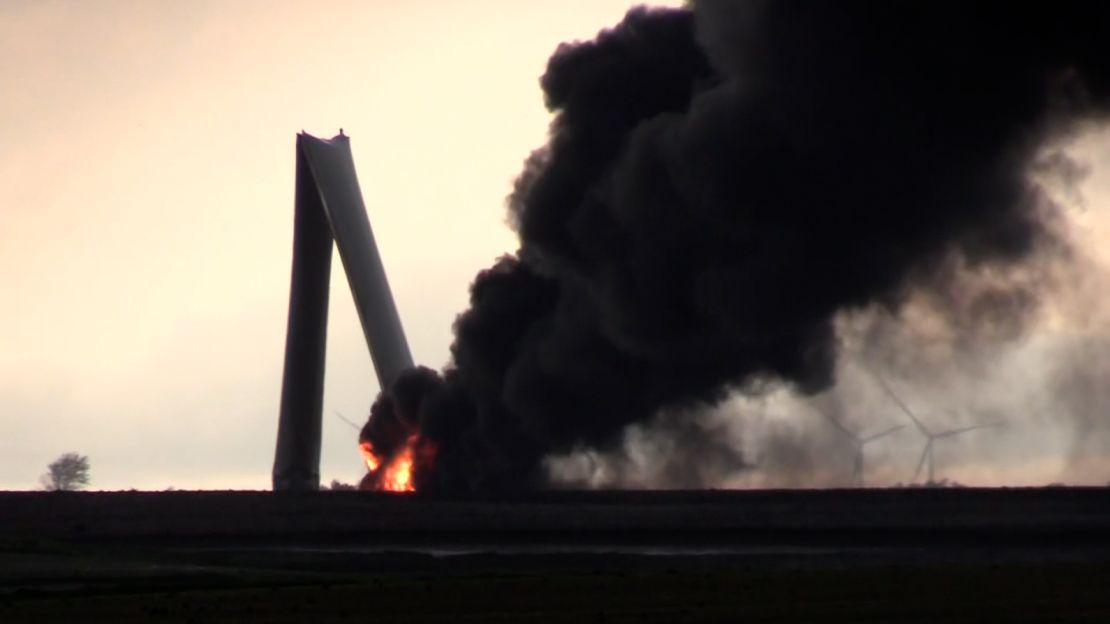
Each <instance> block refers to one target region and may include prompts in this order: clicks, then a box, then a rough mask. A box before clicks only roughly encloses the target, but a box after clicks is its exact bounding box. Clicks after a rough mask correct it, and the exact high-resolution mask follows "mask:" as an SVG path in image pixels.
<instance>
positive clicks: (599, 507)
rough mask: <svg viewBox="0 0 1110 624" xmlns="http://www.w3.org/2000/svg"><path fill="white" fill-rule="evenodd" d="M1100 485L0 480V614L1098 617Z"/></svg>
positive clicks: (1106, 522) (1102, 531) (38, 618)
mask: <svg viewBox="0 0 1110 624" xmlns="http://www.w3.org/2000/svg"><path fill="white" fill-rule="evenodd" d="M1107 587H1110V489H1106V488H1035V489H972V488H967V489H964V488H958V489H957V488H952V489H912V488H907V489H889V490H821V491H800V490H791V491H739V492H732V491H728V492H725V491H696V492H693V491H691V492H644V491H622V492H571V491H556V492H544V493H536V494H530V495H526V496H513V497H497V498H493V497H472V496H468V497H462V496H460V497H429V496H420V495H389V494H378V493H364V492H318V493H304V494H273V493H269V492H161V493H146V492H92V493H79V494H68V493H62V494H57V493H15V492H13V493H0V621H3V622H19V621H28V622H32V621H33V622H43V621H63V620H66V621H72V620H73V619H82V620H84V621H151V620H164V621H229V622H230V621H278V622H285V621H304V620H305V619H308V618H309V617H321V618H324V620H325V621H365V620H367V618H368V616H373V617H369V621H491V620H492V621H498V620H500V621H517V620H520V619H528V620H530V621H566V620H568V619H571V620H581V619H582V618H583V617H585V618H586V619H589V620H591V621H674V620H676V619H677V620H679V621H721V620H722V619H737V618H741V617H742V618H744V619H747V620H751V621H757V622H762V621H768V622H769V621H806V620H813V619H822V620H824V621H834V622H835V621H891V620H897V621H923V622H924V621H930V622H939V621H983V620H984V619H997V618H1002V619H1003V620H1005V621H1031V622H1032V621H1047V620H1052V621H1092V622H1094V621H1100V622H1103V621H1110V591H1106V589H1105V588H1107Z"/></svg>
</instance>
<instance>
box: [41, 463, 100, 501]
mask: <svg viewBox="0 0 1110 624" xmlns="http://www.w3.org/2000/svg"><path fill="white" fill-rule="evenodd" d="M88 484H89V458H88V457H86V456H84V455H79V454H77V453H65V454H63V455H62V456H61V457H59V458H58V459H55V460H54V461H53V462H51V463H50V465H49V466H47V473H46V474H44V475H42V486H43V487H44V488H45V489H47V490H48V491H51V492H72V491H75V490H80V489H81V488H83V487H85V486H86V485H88Z"/></svg>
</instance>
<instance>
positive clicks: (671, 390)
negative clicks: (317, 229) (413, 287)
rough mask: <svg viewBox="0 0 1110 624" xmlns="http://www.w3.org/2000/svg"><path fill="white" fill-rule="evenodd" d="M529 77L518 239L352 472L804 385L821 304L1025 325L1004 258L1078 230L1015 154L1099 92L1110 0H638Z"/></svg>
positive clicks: (448, 486) (475, 476) (471, 474)
mask: <svg viewBox="0 0 1110 624" xmlns="http://www.w3.org/2000/svg"><path fill="white" fill-rule="evenodd" d="M541 85H542V87H543V90H544V94H545V99H546V103H547V106H548V108H549V109H550V110H552V111H553V112H554V113H555V119H554V121H553V122H552V125H551V129H550V140H549V142H548V144H547V145H546V146H544V147H542V148H540V149H538V150H537V151H536V152H535V153H533V154H532V155H531V156H530V157H529V158H528V160H527V162H526V163H525V168H524V172H523V173H522V174H521V175H520V177H519V179H518V180H517V183H516V188H515V191H514V193H513V194H512V197H511V198H510V220H511V222H512V223H513V225H514V226H515V228H516V230H517V232H518V233H519V236H520V248H519V250H518V252H517V253H516V254H515V255H513V256H506V257H503V258H501V259H499V260H498V261H497V262H496V263H495V264H494V265H493V266H492V267H491V268H489V269H487V270H485V271H483V272H481V273H480V274H479V275H478V276H477V278H476V279H475V281H474V283H473V285H472V287H471V300H470V304H471V305H470V309H468V310H467V311H465V312H463V313H462V314H461V315H460V316H459V317H458V319H457V320H456V323H455V336H456V338H455V342H454V344H453V345H452V349H451V352H452V356H453V361H452V363H451V365H449V366H448V367H447V369H446V370H445V371H443V373H442V374H440V373H437V372H435V371H432V370H430V369H427V368H415V369H410V370H408V371H406V372H405V373H404V374H402V375H401V376H400V378H399V379H398V380H397V381H396V383H395V384H394V385H393V386H392V387H391V388H388V389H386V390H385V391H384V392H383V393H382V394H381V395H380V396H379V398H378V400H377V401H376V402H375V404H374V406H373V408H372V410H371V415H370V419H369V421H368V422H367V423H366V425H365V427H363V429H362V432H361V435H360V442H361V444H362V448H363V452H364V455H365V456H366V457H367V467H368V468H369V469H370V473H369V474H368V475H367V477H366V479H365V480H364V481H363V487H366V488H373V489H390V490H401V491H405V490H411V489H417V490H423V489H436V490H515V489H526V488H536V487H543V486H545V485H547V479H548V477H547V473H546V472H545V470H544V458H545V457H548V456H550V455H553V454H558V453H567V452H569V451H571V450H572V449H580V448H590V449H597V450H601V451H605V450H609V449H613V448H616V447H617V446H619V444H620V443H621V440H622V436H623V433H624V432H625V431H626V429H627V428H628V427H629V426H630V425H635V424H639V423H649V422H651V421H652V419H653V418H655V417H656V416H657V415H658V414H659V413H660V412H661V410H665V409H667V410H676V412H677V413H696V412H697V411H698V410H699V409H700V408H702V407H706V406H711V405H713V404H715V403H716V402H718V401H720V400H721V399H722V398H724V397H726V396H727V395H728V394H729V393H730V392H734V391H741V392H752V393H754V392H759V391H761V390H762V389H763V388H766V387H768V386H769V385H772V384H786V385H788V386H790V387H792V388H793V389H794V390H796V391H798V392H801V393H804V394H808V393H813V392H817V391H820V390H822V389H824V388H827V387H829V386H830V385H831V384H832V383H833V382H834V373H835V370H836V362H837V358H838V349H839V341H838V332H837V324H836V323H837V319H838V317H839V316H840V315H842V314H845V313H848V312H852V311H857V310H861V309H865V308H868V307H874V306H878V307H881V308H882V309H884V310H886V311H887V312H888V313H890V314H892V315H895V316H896V315H898V313H899V311H900V310H902V309H903V304H904V303H905V302H906V301H907V299H908V298H909V297H910V296H911V295H914V296H916V297H920V296H922V293H924V296H926V297H927V298H929V299H930V300H934V301H938V302H951V303H953V304H958V305H943V306H938V309H939V310H941V313H942V315H948V316H947V317H945V316H942V317H941V321H942V322H945V323H950V324H951V325H952V326H959V327H967V326H968V324H969V323H970V324H971V325H972V326H978V325H975V323H982V326H984V327H985V326H987V325H989V326H990V327H1001V328H1004V329H1005V331H1006V332H1008V333H1007V334H1006V335H1012V334H1015V333H1020V331H1021V327H1022V319H1023V318H1024V317H1025V315H1027V314H1029V312H1030V310H1033V309H1036V306H1037V304H1038V296H1039V295H1040V294H1041V293H1040V292H1039V291H1038V289H1037V287H1038V285H1039V284H1038V281H1037V280H1036V279H1004V278H1005V276H1008V275H1016V274H1017V273H1018V272H1019V271H1020V270H1021V269H1022V268H1023V267H1026V266H1027V265H1029V264H1030V261H1031V260H1032V259H1035V258H1039V257H1043V256H1046V255H1065V254H1067V253H1068V249H1067V247H1068V244H1067V239H1066V236H1064V235H1063V234H1062V232H1061V227H1060V216H1059V209H1058V208H1057V206H1056V205H1055V204H1053V203H1052V202H1051V201H1050V200H1049V199H1048V198H1047V197H1046V195H1045V194H1044V193H1043V192H1042V191H1041V189H1040V188H1039V187H1038V186H1036V185H1035V184H1034V183H1032V182H1031V181H1030V178H1029V173H1030V170H1031V169H1032V168H1033V167H1034V165H1035V163H1036V161H1037V157H1038V155H1039V153H1040V150H1041V149H1042V147H1043V146H1045V145H1047V144H1049V143H1051V142H1053V141H1057V140H1060V139H1061V138H1063V137H1067V136H1069V135H1071V134H1072V133H1074V132H1076V131H1077V129H1078V128H1079V124H1080V123H1081V122H1083V121H1085V120H1088V119H1091V118H1094V117H1105V116H1106V112H1107V110H1108V107H1110V5H1105V4H1104V3H1087V2H1057V3H1053V4H1052V5H1051V6H1049V5H1037V6H1034V7H1030V6H1026V5H1020V4H1015V3H1011V2H1000V1H994V2H978V3H971V4H967V3H959V4H957V3H954V2H932V3H924V2H921V3H906V2H899V3H873V2H861V1H848V2H838V3H813V2H802V1H790V0H783V1H776V2H745V3H740V2H731V1H728V0H716V1H707V0H702V1H700V2H695V3H694V5H693V8H692V9H690V10H651V9H644V8H637V9H633V10H631V11H630V12H629V13H628V15H627V16H626V17H625V19H624V20H623V21H622V22H621V23H620V24H619V25H617V26H616V27H614V28H613V29H611V30H607V31H604V32H602V33H601V34H599V36H598V37H597V39H596V40H594V41H588V42H581V43H574V44H563V45H561V46H559V48H558V49H557V50H556V52H555V54H554V56H553V57H552V58H551V60H550V62H549V64H548V67H547V72H546V73H545V74H544V76H543V78H542V80H541ZM1023 275H1024V274H1023ZM999 276H1002V278H999ZM1034 277H1035V275H1034ZM957 278H958V279H957ZM979 278H982V280H980V281H976V280H979ZM987 278H989V279H987ZM968 283H974V284H984V285H985V286H984V287H982V288H977V289H963V288H961V289H960V290H959V291H957V290H955V289H956V288H957V287H958V286H957V285H959V284H964V285H966V284H968ZM968 317H973V318H968ZM695 461H696V460H695Z"/></svg>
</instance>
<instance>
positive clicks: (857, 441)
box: [822, 412, 905, 488]
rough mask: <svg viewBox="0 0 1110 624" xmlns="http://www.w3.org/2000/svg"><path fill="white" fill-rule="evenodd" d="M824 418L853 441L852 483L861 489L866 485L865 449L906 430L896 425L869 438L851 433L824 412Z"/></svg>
mask: <svg viewBox="0 0 1110 624" xmlns="http://www.w3.org/2000/svg"><path fill="white" fill-rule="evenodd" d="M822 416H824V417H825V419H826V420H828V421H829V422H830V423H832V425H833V426H834V427H836V428H837V429H838V430H840V432H841V433H843V434H844V435H845V436H847V438H848V439H849V440H851V442H852V445H853V446H854V447H855V456H854V457H853V461H852V481H853V482H854V483H855V484H856V487H860V488H861V487H863V485H864V484H863V447H865V446H867V445H868V444H870V443H871V442H874V441H875V440H878V439H879V438H883V437H886V436H888V435H890V434H892V433H894V432H895V431H898V430H899V429H903V428H905V425H896V426H894V427H890V428H889V429H884V430H882V431H880V432H878V433H873V434H871V435H869V436H863V435H861V434H858V433H855V432H854V431H851V430H850V429H848V428H847V427H845V426H844V425H842V424H841V423H840V421H838V420H837V419H835V418H833V417H832V416H829V415H828V414H825V413H824V412H822Z"/></svg>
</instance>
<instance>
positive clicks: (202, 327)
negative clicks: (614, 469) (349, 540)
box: [0, 0, 1110, 489]
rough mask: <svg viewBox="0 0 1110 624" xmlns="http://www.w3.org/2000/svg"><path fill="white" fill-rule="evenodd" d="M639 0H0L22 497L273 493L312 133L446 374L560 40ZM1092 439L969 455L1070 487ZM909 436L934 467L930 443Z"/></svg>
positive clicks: (343, 323) (3, 408)
mask: <svg viewBox="0 0 1110 624" xmlns="http://www.w3.org/2000/svg"><path fill="white" fill-rule="evenodd" d="M630 4H631V3H630V2H627V1H626V0H558V1H556V0H550V1H549V0H543V1H540V0H527V1H524V0H426V1H424V2H380V1H376V0H363V1H350V2H343V1H338V0H329V1H327V2H307V1H302V2H278V1H265V2H263V1H261V0H258V1H246V0H222V1H218V2H216V1H205V0H190V1H188V2H179V1H176V0H131V1H119V0H98V1H96V2H91V1H89V2H85V1H80V0H72V1H53V0H7V1H6V2H2V3H0V189H3V195H2V198H0V489H8V488H14V489H23V488H35V487H37V486H38V479H39V476H40V475H41V474H42V473H43V472H44V471H45V468H46V465H47V463H49V462H50V461H51V460H52V459H54V458H55V457H57V456H58V455H59V454H61V453H63V452H66V451H77V452H80V453H83V454H87V455H88V456H89V457H90V459H91V464H92V480H93V485H94V487H97V488H105V489H127V488H138V489H164V488H167V487H170V486H173V487H177V488H268V487H269V486H270V470H271V465H272V461H273V448H274V439H275V435H276V424H277V408H278V400H279V394H280V379H281V365H282V356H283V349H284V339H285V335H284V333H285V322H286V312H287V304H288V295H289V292H288V288H289V265H290V252H291V242H292V218H293V173H294V157H295V154H294V141H295V134H296V133H297V132H298V131H300V130H302V129H304V130H306V131H308V132H309V133H312V134H316V135H318V136H325V137H326V136H331V135H333V134H335V133H336V132H337V130H338V129H339V128H340V127H342V128H343V129H344V130H345V132H346V133H347V134H348V135H350V136H351V141H352V149H353V151H354V157H355V164H356V166H357V168H358V174H359V179H360V182H361V184H362V189H363V194H364V197H365V200H366V204H367V210H368V212H369V216H370V219H371V222H372V223H373V227H374V231H375V235H376V237H377V240H378V244H379V247H380V250H381V254H382V256H383V259H384V262H385V265H386V270H387V271H388V273H389V278H390V281H391V284H392V287H393V291H394V296H395V299H396V301H397V304H398V306H399V309H400V314H401V318H402V322H403V324H404V327H405V330H406V332H407V335H408V338H409V342H410V345H411V348H412V351H413V355H414V357H415V358H416V360H417V361H418V362H420V363H423V364H426V365H429V366H432V367H439V366H442V365H443V364H444V363H445V362H446V361H447V358H448V345H449V343H450V340H451V333H450V326H451V322H452V321H453V319H454V317H455V315H456V314H457V313H458V312H460V311H461V310H462V309H463V308H464V307H465V302H466V296H467V286H468V285H469V283H470V280H471V279H472V277H473V276H474V274H475V273H476V272H477V271H478V270H479V269H481V268H483V267H485V266H488V265H489V264H490V263H491V261H492V260H493V259H494V258H496V257H497V256H498V255H500V254H502V253H505V252H509V251H512V250H513V249H515V241H514V237H513V235H512V233H511V232H510V231H509V229H508V228H507V227H506V226H505V224H504V199H505V196H506V195H507V193H508V192H509V189H510V185H511V183H512V181H513V179H514V177H515V175H516V173H517V171H518V170H519V169H520V166H521V164H522V162H523V159H524V158H525V157H526V156H527V155H528V153H529V152H530V150H532V149H533V148H535V147H537V146H539V145H541V144H542V143H543V141H544V138H545V133H546V126H547V122H548V120H549V117H548V114H547V112H546V110H545V109H544V107H543V102H542V94H541V92H540V89H539V85H538V78H539V76H540V75H541V74H542V72H543V70H544V67H545V63H546V60H547V58H548V56H549V55H550V54H551V52H552V51H553V50H554V48H555V46H556V45H557V44H558V43H559V42H561V41H567V40H573V39H584V38H591V37H592V36H593V35H594V34H595V33H596V32H597V31H598V30H599V29H600V28H602V27H605V26H608V25H612V24H614V23H616V22H617V21H618V20H619V19H620V18H621V16H622V15H623V14H624V12H625V11H626V10H627V8H628V6H629V5H630ZM671 4H680V2H677V1H676V2H672V3H671ZM1080 143H1081V146H1080V148H1079V149H1078V152H1077V153H1079V154H1080V155H1081V156H1082V157H1083V159H1084V162H1086V163H1087V164H1089V165H1090V166H1091V174H1090V175H1089V176H1088V177H1087V178H1086V179H1085V180H1084V182H1083V185H1082V190H1083V199H1084V202H1083V205H1082V208H1081V209H1077V210H1075V211H1072V212H1071V213H1070V214H1071V215H1072V217H1074V219H1073V221H1074V222H1075V225H1076V226H1077V228H1079V231H1080V233H1081V237H1082V240H1084V241H1086V243H1087V244H1088V247H1087V250H1088V251H1089V252H1090V253H1091V254H1092V255H1094V256H1096V257H1098V258H1099V259H1100V261H1101V262H1102V263H1103V264H1104V265H1106V266H1110V260H1108V258H1110V253H1108V252H1107V249H1108V246H1107V245H1104V244H1102V243H1101V241H1105V240H1110V218H1108V210H1107V204H1108V203H1110V202H1108V201H1107V198H1110V133H1106V132H1103V133H1102V134H1099V135H1090V136H1089V137H1087V138H1086V139H1084V140H1083V141H1081V142H1080ZM333 268H334V271H333V282H332V301H331V319H330V325H329V341H328V360H327V366H328V369H327V378H326V389H325V400H324V448H323V465H322V470H321V475H322V477H323V479H324V481H325V482H328V481H330V480H331V479H333V478H335V479H340V480H342V481H346V482H354V481H357V480H358V479H359V478H360V477H361V476H362V472H363V470H362V464H361V460H360V458H359V455H358V453H357V450H356V432H355V431H354V430H353V429H352V428H351V427H349V426H348V425H346V424H344V423H343V421H341V420H340V419H339V418H338V417H337V416H336V415H335V413H336V412H337V411H338V412H340V413H342V414H344V415H345V416H346V417H348V418H349V419H351V420H354V421H358V422H361V421H363V420H364V419H365V416H366V413H367V410H368V409H369V406H370V403H371V401H372V399H373V397H374V395H375V394H376V393H377V390H378V388H377V384H376V380H375V376H374V373H373V370H372V368H371V365H370V358H369V355H368V354H367V352H366V348H365V345H364V343H363V339H362V336H361V331H360V329H359V326H358V322H357V318H356V316H355V313H354V308H353V305H352V303H351V299H350V295H349V291H348V289H347V284H346V281H345V278H344V276H343V274H342V271H341V270H340V264H339V263H338V261H336V263H335V264H334V265H333ZM1098 316H1099V318H1102V317H1104V316H1106V317H1108V318H1110V315H1102V314H1100V315H1098ZM1107 325H1110V322H1107V323H1105V324H1103V325H1098V326H1092V327H1086V328H1085V330H1084V331H1086V332H1088V333H1086V334H1082V333H1081V334H1078V335H1079V336H1080V338H1079V339H1081V340H1087V339H1088V336H1101V337H1102V338H1103V339H1105V337H1106V336H1108V335H1110V332H1108V330H1110V327H1108V326H1107ZM1035 338H1036V337H1034V340H1033V344H1035V343H1036V339H1035ZM1106 344H1110V340H1108V341H1106ZM1030 353H1035V352H1034V351H1030ZM1096 355H1097V358H1098V359H1099V361H1100V363H1101V365H1104V366H1105V370H1107V371H1110V360H1108V359H1107V355H1106V354H1105V353H1103V352H1102V351H1098V352H1097V353H1096ZM1023 357H1025V360H1022V359H1014V360H1013V361H1014V362H1016V363H1017V364H1014V366H1017V367H1018V368H1021V369H1022V371H1024V372H1021V371H1018V373H1021V374H1024V375H1029V372H1028V371H1029V370H1031V369H1029V368H1028V367H1024V368H1023V366H1024V365H1022V364H1021V362H1023V361H1026V360H1030V359H1032V360H1035V359H1036V357H1035V355H1034V356H1023ZM1018 373H1015V375H1017V374H1018ZM1014 378H1020V376H1018V377H1014ZM1034 381H1035V380H1034ZM1012 387H1013V385H1012V384H1010V383H1007V385H1006V386H1005V388H1007V389H1008V388H1012ZM907 391H908V392H910V393H911V394H912V388H911V389H908V390H907ZM975 392H979V389H976V390H975ZM1015 396H1016V395H1015ZM1100 396H1102V395H1100ZM916 398H917V399H918V400H919V401H921V402H926V401H931V400H934V399H935V398H936V397H935V396H931V395H922V394H921V393H919V394H918V396H917V397H916ZM1015 400H1016V399H1015ZM1106 400H1107V404H1108V405H1110V393H1108V394H1107V395H1106ZM888 407H889V406H888ZM884 409H886V408H884ZM1108 409H1110V408H1108ZM887 416H889V414H888V415H887ZM791 417H792V418H793V417H796V415H792V416H791ZM1100 417H1101V416H1100ZM1107 431H1110V428H1108V429H1107ZM1074 434H1075V431H1071V430H1065V429H1061V428H1059V427H1054V426H1044V427H1040V428H1038V429H1036V430H1027V431H1025V432H1024V433H1018V434H1012V435H1020V436H1024V437H1022V438H1021V440H1022V442H1021V443H1020V444H1010V445H1008V448H1010V449H1011V450H1010V451H1009V452H1010V457H1009V459H1007V460H1006V463H999V462H998V461H997V458H995V459H992V460H991V461H990V462H988V463H983V461H985V460H983V461H980V463H979V464H978V466H976V464H975V462H974V461H972V460H965V462H964V464H963V465H962V466H956V465H953V464H947V465H948V466H949V467H951V468H952V469H953V470H958V469H962V470H963V472H956V473H955V474H956V475H957V476H961V477H962V478H964V479H967V480H970V481H972V482H978V483H984V484H986V483H1040V482H1047V481H1051V480H1056V479H1057V477H1059V475H1060V474H1066V473H1062V472H1061V468H1060V466H1061V465H1062V462H1063V459H1062V455H1061V453H1063V452H1065V450H1066V447H1067V445H1068V444H1069V442H1068V440H1069V439H1072V438H1073V437H1074ZM900 435H902V436H903V441H902V442H900V444H901V445H902V447H903V449H904V452H903V450H898V449H895V450H896V451H897V454H898V456H899V457H901V456H903V455H905V456H906V457H908V458H909V459H908V461H909V463H910V464H912V463H913V461H914V459H915V458H916V454H917V453H918V452H920V451H919V450H917V449H919V448H920V440H918V439H916V438H914V437H913V435H912V432H911V431H909V430H907V431H906V432H903V433H902V434H900ZM1106 435H1107V436H1108V437H1107V439H1108V440H1110V433H1107V434H1106ZM1107 448H1110V441H1108V442H1107ZM891 452H892V453H893V452H895V451H891ZM900 461H901V460H900ZM902 463H905V462H902ZM999 466H1002V468H1000V467H999ZM894 468H896V469H897V471H899V472H898V474H899V475H900V474H901V473H902V472H907V471H908V470H909V468H912V465H910V466H903V465H901V464H897V465H894ZM1071 474H1072V475H1073V476H1074V474H1075V473H1074V472H1073V473H1071ZM901 478H904V476H891V477H890V478H889V479H888V480H889V481H891V482H893V481H895V480H898V479H901ZM1067 478H1072V477H1067ZM1105 478H1110V468H1108V469H1107V472H1106V473H1105V474H1103V473H1093V472H1090V471H1088V472H1086V473H1084V475H1080V478H1079V479H1078V480H1080V481H1083V480H1086V481H1094V482H1098V481H1099V480H1100V479H1105Z"/></svg>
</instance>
